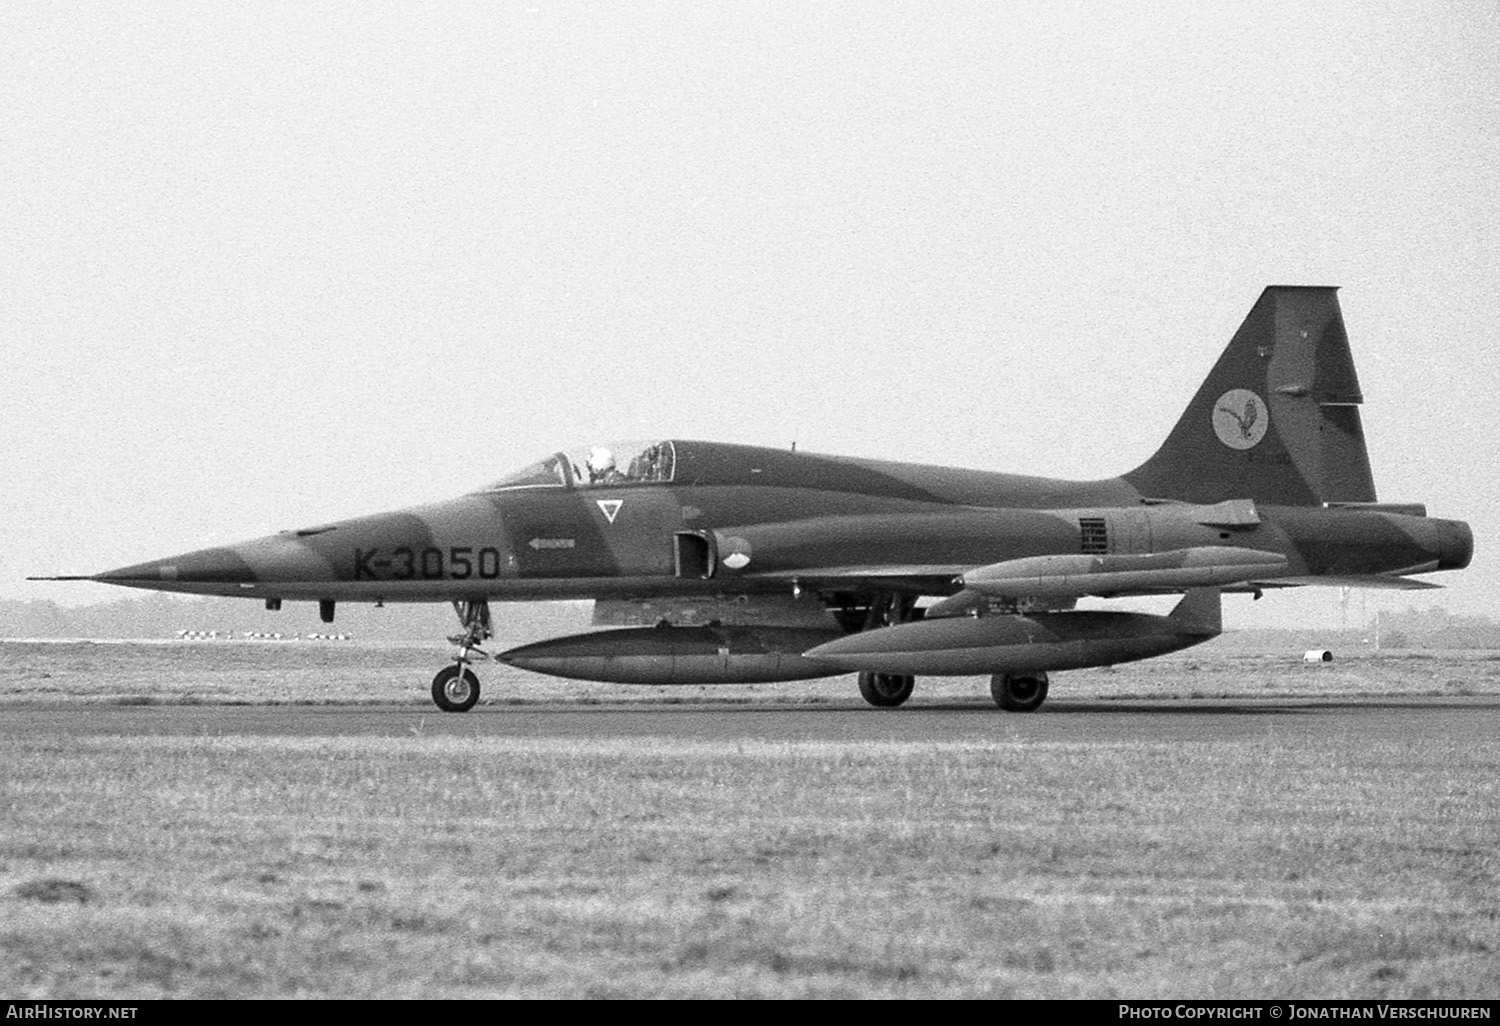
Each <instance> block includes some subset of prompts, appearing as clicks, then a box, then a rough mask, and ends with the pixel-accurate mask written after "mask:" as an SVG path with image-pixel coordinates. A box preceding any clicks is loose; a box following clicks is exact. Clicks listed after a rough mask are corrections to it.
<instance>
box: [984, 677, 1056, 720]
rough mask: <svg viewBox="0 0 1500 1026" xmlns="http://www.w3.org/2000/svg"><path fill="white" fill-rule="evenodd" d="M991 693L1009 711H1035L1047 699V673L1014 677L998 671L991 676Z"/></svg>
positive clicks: (998, 703)
mask: <svg viewBox="0 0 1500 1026" xmlns="http://www.w3.org/2000/svg"><path fill="white" fill-rule="evenodd" d="M990 694H991V695H992V696H994V699H995V704H996V705H998V706H999V707H1000V708H1002V709H1004V710H1006V711H1007V712H1035V711H1036V710H1038V709H1040V708H1041V706H1042V703H1043V702H1045V701H1046V700H1047V675H1046V674H1045V673H1038V674H1036V675H1035V676H1032V677H1012V676H1011V675H1010V674H1008V673H997V674H995V675H994V676H993V677H991V678H990Z"/></svg>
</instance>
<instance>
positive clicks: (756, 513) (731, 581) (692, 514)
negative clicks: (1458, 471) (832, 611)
mask: <svg viewBox="0 0 1500 1026" xmlns="http://www.w3.org/2000/svg"><path fill="white" fill-rule="evenodd" d="M664 444H671V445H672V447H673V449H674V450H675V456H676V459H675V474H674V479H673V481H672V482H670V483H665V482H662V483H649V484H634V485H623V486H610V485H593V486H589V485H586V484H583V483H581V482H577V481H574V480H572V478H571V475H569V476H568V478H567V479H566V480H564V481H560V482H558V483H557V484H552V485H522V486H512V487H499V488H496V489H494V490H490V491H485V492H480V493H476V494H473V495H468V496H464V497H462V498H458V499H454V500H451V501H448V502H440V503H434V504H431V505H426V506H418V507H414V508H411V509H407V510H401V511H397V512H393V513H384V514H377V515H374V516H367V517H359V518H356V519H352V520H344V521H339V522H336V523H331V524H325V525H320V526H317V527H312V528H306V529H303V530H298V531H286V532H282V533H280V534H275V535H271V536H268V537H265V538H258V539H254V540H251V541H247V542H242V543H240V544H236V545H231V546H225V547H219V548H210V549H203V550H200V551H196V552H190V553H185V554H183V555H179V556H173V557H170V558H166V559H160V560H153V561H150V562H147V563H141V564H138V565H135V566H130V567H125V568H122V569H119V570H113V571H110V572H108V573H104V574H100V575H98V576H97V577H96V578H95V579H96V580H100V581H105V582H108V583H112V584H120V585H126V586H133V587H142V588H151V589H155V590H160V591H177V592H191V593H197V594H210V595H231V596H246V597H257V598H266V599H287V600H337V601H360V602H376V601H384V602H402V601H445V600H461V599H490V600H499V601H507V600H532V599H558V598H585V597H587V598H633V597H641V596H653V595H659V596H666V595H697V594H704V593H714V592H726V591H729V592H738V593H745V594H754V593H764V592H780V591H785V590H787V589H788V588H789V587H790V586H791V585H792V584H793V583H794V582H795V584H796V585H798V586H799V587H800V588H802V589H807V590H809V591H817V592H822V593H833V592H840V593H856V594H857V593H862V592H869V591H882V592H888V591H895V592H904V593H909V594H925V595H947V594H951V593H952V592H954V591H955V590H956V585H955V584H954V583H953V578H954V577H955V576H956V575H958V574H960V573H962V572H964V571H965V570H968V569H971V568H974V567H977V566H984V565H987V564H992V563H997V562H1001V561H1004V560H1010V559H1017V558H1023V557H1029V556H1040V555H1049V554H1056V553H1099V554H1124V553H1149V552H1164V551H1171V550H1177V549H1183V548H1189V547H1199V546H1215V545H1223V546H1232V547H1237V548H1245V549H1256V550H1261V551H1266V552H1276V553H1281V554H1283V555H1285V556H1286V559H1287V570H1286V573H1285V576H1286V577H1287V578H1290V579H1292V580H1289V581H1288V582H1287V583H1307V581H1306V579H1307V578H1311V577H1321V576H1327V575H1332V576H1335V577H1363V576H1370V575H1382V574H1396V573H1412V572H1422V571H1426V570H1443V569H1451V568H1456V567H1462V566H1464V565H1466V564H1467V563H1468V560H1469V556H1470V553H1471V551H1472V544H1473V543H1472V537H1471V535H1470V533H1469V529H1468V527H1467V525H1466V524H1464V523H1462V522H1461V521H1453V520H1440V519H1435V518H1428V517H1425V516H1420V515H1412V512H1410V511H1408V512H1403V511H1400V510H1401V509H1403V508H1381V507H1373V508H1341V507H1333V508H1326V507H1323V506H1278V505H1270V504H1258V503H1254V502H1251V501H1248V500H1236V501H1226V502H1222V503H1218V504H1214V505H1198V504H1191V503H1186V502H1181V501H1172V500H1171V497H1170V496H1148V495H1143V494H1142V493H1141V492H1140V491H1139V490H1138V489H1137V488H1136V487H1135V485H1133V484H1132V482H1131V480H1130V477H1129V475H1127V476H1125V477H1119V478H1110V479H1105V480H1100V481H1091V482H1067V481H1053V480H1047V479H1043V478H1033V477H1019V476H1014V475H1007V474H997V473H987V472H981V471H969V470H959V469H953V468H946V467H928V466H918V465H909V464H897V463H886V462H880V461H871V460H856V459H845V458H838V457H829V456H819V455H814V454H808V453H794V452H787V451H782V450H774V449H763V448H754V447H749V446H739V445H723V444H716V443H707V442H685V441H678V442H675V443H664ZM1245 455H1246V457H1247V458H1248V456H1249V454H1245ZM1267 583H1274V582H1267Z"/></svg>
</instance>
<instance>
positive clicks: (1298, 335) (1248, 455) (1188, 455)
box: [1125, 285, 1375, 506]
mask: <svg viewBox="0 0 1500 1026" xmlns="http://www.w3.org/2000/svg"><path fill="white" fill-rule="evenodd" d="M1337 291H1338V290H1337V289H1335V288H1328V287H1321V286H1303V285H1272V286H1271V287H1269V288H1267V289H1266V290H1265V291H1264V292H1262V293H1261V296H1260V299H1258V300H1257V301H1256V303H1255V306H1254V307H1252V308H1251V310H1250V314H1249V316H1247V317H1246V318H1245V323H1244V324H1242V325H1240V330H1239V331H1237V332H1235V334H1234V338H1233V339H1231V340H1230V342H1229V347H1228V348H1227V349H1225V350H1224V354H1223V355H1222V356H1220V357H1219V362H1218V363H1216V364H1214V369H1213V370H1212V371H1211V372H1210V373H1209V375H1208V379H1207V380H1206V381H1205V382H1204V383H1203V386H1202V387H1201V388H1199V389H1198V394H1197V395H1195V396H1194V397H1193V401H1192V402H1191V403H1189V404H1188V408H1187V411H1186V412H1185V413H1184V414H1183V415H1182V419H1181V420H1179V421H1178V422H1177V426H1176V427H1175V428H1173V429H1172V433H1171V434H1170V435H1168V436H1167V440H1166V442H1164V443H1163V444H1162V447H1161V448H1160V449H1158V450H1157V451H1156V455H1154V456H1152V457H1151V458H1150V459H1149V460H1147V461H1146V462H1145V463H1143V464H1142V465H1141V466H1139V467H1138V468H1136V469H1135V470H1133V471H1131V472H1130V473H1128V474H1126V475H1125V479H1126V480H1127V481H1129V482H1130V483H1131V484H1132V485H1134V486H1135V487H1136V488H1137V489H1139V491H1140V492H1141V494H1142V495H1145V496H1147V497H1150V498H1163V499H1181V500H1184V501H1187V502H1200V503H1215V502H1221V501H1223V500H1225V499H1247V498H1248V499H1259V500H1261V501H1263V502H1270V503H1278V504H1282V505H1293V506H1302V505H1317V504H1321V503H1324V502H1374V501H1375V482H1374V479H1373V478H1372V477H1371V475H1370V458H1369V455H1368V453H1366V451H1365V435H1364V428H1363V427H1362V426H1361V424H1360V419H1359V404H1360V403H1362V402H1363V401H1364V397H1363V396H1362V395H1361V394H1360V391H1359V378H1358V376H1357V375H1356V374H1355V372H1354V360H1353V358H1352V357H1351V356H1350V355H1349V339H1348V337H1347V336H1346V335H1345V333H1344V318H1343V315H1342V314H1341V313H1340V312H1339V301H1338V295H1337Z"/></svg>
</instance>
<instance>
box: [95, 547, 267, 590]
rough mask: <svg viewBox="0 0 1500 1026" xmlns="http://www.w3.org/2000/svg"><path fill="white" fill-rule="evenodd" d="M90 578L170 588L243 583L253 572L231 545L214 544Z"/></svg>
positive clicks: (100, 580)
mask: <svg viewBox="0 0 1500 1026" xmlns="http://www.w3.org/2000/svg"><path fill="white" fill-rule="evenodd" d="M94 580H96V581H99V582H101V583H103V584H123V585H125V586H126V587H136V588H165V589H166V590H172V586H174V585H193V584H247V583H250V582H253V581H255V580H256V575H255V572H254V571H253V570H251V569H250V565H249V564H248V563H246V562H245V560H244V559H243V558H242V557H241V556H240V554H239V553H238V552H236V551H235V550H234V549H229V548H217V549H199V550H198V551H197V552H185V553H183V554H182V555H180V556H171V557H168V558H167V559H153V560H151V561H149V562H146V563H136V564H135V565H134V566H124V567H120V568H119V569H118V570H106V571H105V572H104V573H102V574H96V575H95V576H94Z"/></svg>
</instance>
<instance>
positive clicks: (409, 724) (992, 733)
mask: <svg viewBox="0 0 1500 1026" xmlns="http://www.w3.org/2000/svg"><path fill="white" fill-rule="evenodd" d="M415 729H420V730H421V731H422V732H423V734H424V735H425V736H447V737H468V738H507V737H509V738H596V739H605V738H631V737H653V738H674V739H680V740H685V741H700V742H701V741H723V742H727V743H733V742H738V741H776V742H843V743H848V742H856V743H857V742H892V741H895V742H941V741H946V742H970V743H984V742H988V741H996V740H1002V741H1012V742H1013V741H1043V742H1072V743H1079V744H1110V743H1118V742H1127V741H1128V742H1136V743H1139V742H1142V741H1154V742H1163V743H1170V742H1176V741H1204V740H1211V739H1222V740H1232V739H1235V738H1246V737H1253V736H1264V735H1265V734H1266V733H1267V732H1268V731H1269V732H1275V733H1276V734H1278V735H1281V736H1282V737H1283V738H1288V737H1291V738H1295V737H1299V736H1301V737H1305V738H1306V739H1307V740H1308V741H1309V743H1314V742H1316V741H1317V740H1318V739H1319V738H1327V737H1329V736H1331V735H1338V734H1343V733H1355V734H1359V735H1363V736H1367V737H1369V738H1370V739H1371V740H1372V741H1373V740H1376V739H1378V738H1381V737H1386V736H1397V735H1399V736H1402V737H1405V738H1407V739H1410V738H1411V737H1412V736H1414V735H1418V736H1429V737H1434V738H1439V737H1441V738H1448V739H1455V738H1461V737H1465V736H1468V737H1474V738H1485V739H1487V738H1493V737H1495V736H1497V734H1500V698H1494V697H1464V698H1437V697H1432V698H1410V699H1375V698H1372V699H1366V700H1360V699H1338V700H1322V701H1317V702H1285V701H1283V702H1276V701H1264V702H1257V701H1233V700H1219V701H1212V700H1204V701H1168V702H1161V701H1156V702H1146V701H1122V702H1072V703H1070V702H1065V701H1059V702H1054V703H1051V704H1049V705H1048V706H1047V707H1046V708H1045V709H1044V710H1042V711H1040V712H1037V713H1033V714H1016V713H1003V712H1000V711H998V710H996V709H994V708H993V707H989V706H985V705H981V704H977V703H976V704H962V705H960V704H945V705H936V704H934V705H920V704H918V705H913V706H910V707H908V708H903V709H898V710H877V709H870V708H868V707H864V706H861V705H852V704H851V705H816V706H807V705H788V706H774V705H717V706H701V705H700V706H679V705H641V704H619V705H491V706H481V707H479V708H477V709H475V710H473V711H472V712H469V713H464V714H444V713H440V712H437V711H436V710H424V709H421V708H416V707H409V706H358V705H347V706H227V705H184V706H171V705H159V706H128V705H127V706H116V705H104V704H99V705H92V704H91V705H79V704H16V705H7V706H4V707H0V743H7V740H4V739H10V738H21V737H25V736H32V737H34V736H36V735H38V734H43V733H45V734H51V735H62V736H63V737H74V738H80V739H82V738H86V737H91V736H92V737H102V736H112V737H119V736H147V735H154V736H202V735H221V736H244V737H319V736H323V737H353V736H404V735H409V734H410V733H411V731H413V730H415Z"/></svg>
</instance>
